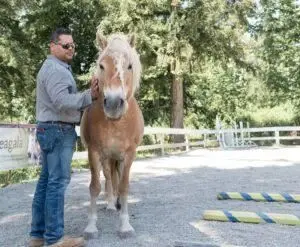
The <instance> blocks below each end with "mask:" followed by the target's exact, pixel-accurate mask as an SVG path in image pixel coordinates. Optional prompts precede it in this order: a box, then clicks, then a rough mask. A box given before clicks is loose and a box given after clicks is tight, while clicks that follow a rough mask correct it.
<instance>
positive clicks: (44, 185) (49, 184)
mask: <svg viewBox="0 0 300 247" xmlns="http://www.w3.org/2000/svg"><path fill="white" fill-rule="evenodd" d="M74 52H75V44H74V42H73V38H72V34H71V32H70V31H69V30H67V29H63V28H58V29H57V30H56V31H54V32H53V34H52V36H51V40H50V54H51V55H49V56H48V57H47V59H46V60H45V61H44V63H43V65H42V67H41V69H40V71H39V73H38V76H37V90H36V93H37V100H36V118H37V139H38V142H39V144H40V147H41V155H42V170H41V174H40V178H39V180H38V183H37V186H36V191H35V194H34V198H33V203H32V223H31V232H30V236H31V239H30V243H29V246H30V247H39V246H51V247H71V246H72V247H80V246H84V239H83V238H71V237H69V238H68V237H64V196H65V190H66V188H67V185H68V184H69V182H70V171H71V168H70V165H71V161H72V156H73V149H74V145H75V141H76V132H75V125H76V124H78V123H79V122H80V116H81V110H82V109H83V108H85V107H87V106H89V105H90V104H91V103H92V100H93V99H96V98H97V97H98V94H99V89H98V83H97V80H95V79H92V81H91V88H90V89H88V90H86V91H84V92H80V93H79V92H77V88H76V83H75V81H74V78H73V76H72V71H71V66H70V65H69V64H70V62H71V61H72V58H73V56H74Z"/></svg>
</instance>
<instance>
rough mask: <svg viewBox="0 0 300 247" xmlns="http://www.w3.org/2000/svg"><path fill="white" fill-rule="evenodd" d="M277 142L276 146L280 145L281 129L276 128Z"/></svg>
mask: <svg viewBox="0 0 300 247" xmlns="http://www.w3.org/2000/svg"><path fill="white" fill-rule="evenodd" d="M275 142H276V146H279V145H280V139H279V130H277V129H276V130H275Z"/></svg>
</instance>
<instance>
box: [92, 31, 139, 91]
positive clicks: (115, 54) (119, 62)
mask: <svg viewBox="0 0 300 247" xmlns="http://www.w3.org/2000/svg"><path fill="white" fill-rule="evenodd" d="M105 56H110V57H111V58H113V60H114V63H115V66H116V68H117V71H118V72H119V74H120V79H121V81H122V83H124V79H123V74H124V65H125V62H126V61H128V64H131V65H132V72H133V94H134V92H135V91H136V90H137V89H138V88H139V85H140V78H141V71H142V66H141V62H140V58H139V55H138V53H137V51H136V50H135V48H134V47H132V46H131V45H130V44H129V38H128V37H127V36H126V35H123V34H112V35H111V36H109V37H108V42H107V46H106V47H105V48H104V49H103V51H102V52H101V53H100V56H99V58H98V60H97V67H96V68H97V69H96V73H97V74H98V75H99V73H100V67H99V62H100V61H101V60H102V59H103V57H105Z"/></svg>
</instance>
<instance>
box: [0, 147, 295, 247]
mask: <svg viewBox="0 0 300 247" xmlns="http://www.w3.org/2000/svg"><path fill="white" fill-rule="evenodd" d="M299 149H300V148H299V147H293V148H264V149H252V150H227V151H224V150H207V149H200V150H195V151H191V152H188V153H184V154H180V155H172V156H164V157H160V158H153V159H142V160H137V161H135V163H134V164H133V167H132V176H131V188H130V197H129V212H130V215H131V224H132V226H133V227H134V228H135V230H136V235H135V236H134V237H132V238H129V239H120V238H119V237H118V235H117V228H116V226H117V224H118V214H117V213H116V212H115V213H111V212H108V211H106V210H105V202H104V201H103V195H101V196H100V197H99V200H98V203H99V208H98V216H99V219H98V222H97V225H98V228H99V229H101V230H100V234H99V237H98V238H97V239H94V240H90V241H88V243H87V246H88V247H96V246H101V247H121V246H122V247H127V246H130V247H135V246H143V247H144V246H147V247H148V246H149V247H150V246H153V247H155V246H157V247H160V246H169V247H171V246H175V242H177V241H182V242H205V243H211V244H220V245H222V246H223V245H233V246H255V247H259V246H263V247H265V246H280V247H282V246H285V247H289V246H300V227H296V226H283V225H278V224H259V225H253V224H244V223H229V222H212V221H204V220H202V213H203V211H204V210H206V209H225V210H239V211H242V210H247V211H254V212H273V213H288V214H295V215H299V216H300V206H299V204H295V203H264V202H244V201H218V200H217V199H216V195H217V193H218V192H220V191H243V192H269V193H271V192H276V193H281V192H288V193H300V192H299V181H298V180H299V175H300V166H299V164H300V157H299V155H297V154H298V153H299ZM89 180H90V174H89V171H81V172H75V173H74V174H73V176H72V181H71V184H70V185H69V187H68V190H67V195H66V210H65V221H66V223H65V233H66V234H70V235H77V236H79V235H82V233H83V230H84V228H85V226H86V224H87V211H88V205H89V192H88V191H89V190H88V185H89ZM35 184H36V183H35V182H32V183H27V184H17V185H11V186H8V187H6V188H3V189H0V200H1V202H0V246H1V247H21V246H26V243H27V242H28V232H29V229H30V219H31V201H32V197H33V193H34V189H35ZM102 188H104V186H103V187H102Z"/></svg>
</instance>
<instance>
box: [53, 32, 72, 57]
mask: <svg viewBox="0 0 300 247" xmlns="http://www.w3.org/2000/svg"><path fill="white" fill-rule="evenodd" d="M50 51H51V54H52V55H54V56H56V57H57V58H58V59H60V60H62V61H64V62H66V63H70V62H71V61H72V58H73V56H74V53H75V44H74V41H73V38H72V35H65V34H62V35H60V36H59V38H58V41H56V42H51V44H50Z"/></svg>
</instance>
